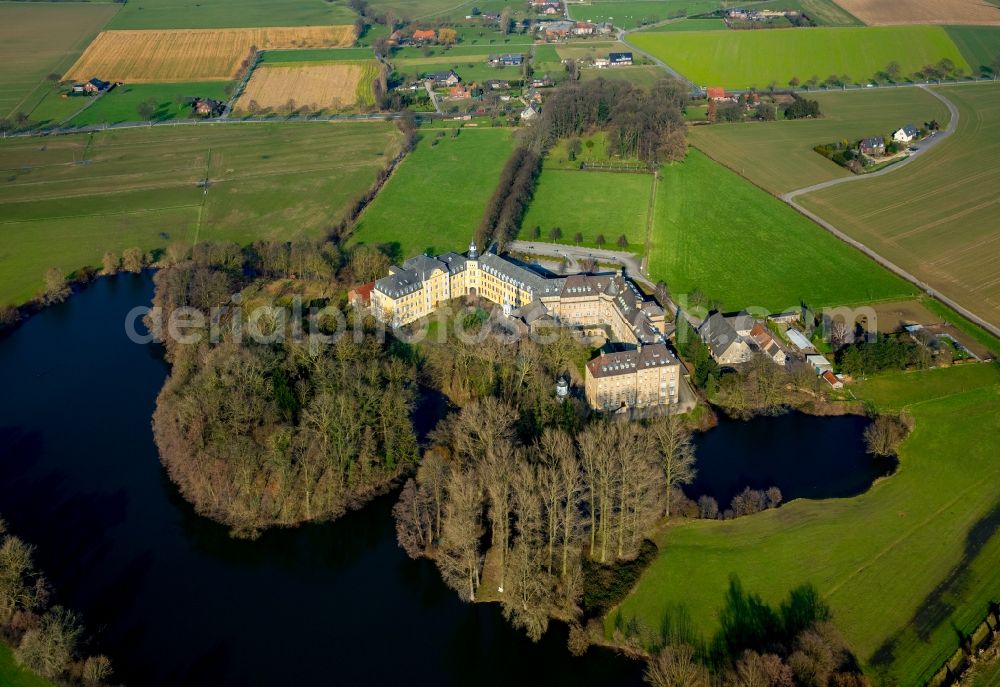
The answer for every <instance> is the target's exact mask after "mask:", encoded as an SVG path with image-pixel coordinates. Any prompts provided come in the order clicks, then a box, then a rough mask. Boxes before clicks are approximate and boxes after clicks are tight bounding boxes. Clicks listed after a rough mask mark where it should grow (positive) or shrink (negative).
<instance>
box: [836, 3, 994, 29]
mask: <svg viewBox="0 0 1000 687" xmlns="http://www.w3.org/2000/svg"><path fill="white" fill-rule="evenodd" d="M836 2H837V4H838V5H840V6H841V7H843V8H844V9H845V10H847V11H848V12H850V13H851V14H853V15H854V16H855V17H857V18H858V19H860V20H861V21H863V22H864V23H866V24H868V25H870V26H888V25H891V24H985V25H1000V7H997V6H996V5H992V4H990V3H989V2H987V1H986V0H836Z"/></svg>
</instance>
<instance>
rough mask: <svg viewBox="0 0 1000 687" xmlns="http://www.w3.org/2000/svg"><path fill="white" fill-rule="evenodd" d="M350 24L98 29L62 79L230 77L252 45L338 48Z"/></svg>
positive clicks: (348, 38) (347, 38)
mask: <svg viewBox="0 0 1000 687" xmlns="http://www.w3.org/2000/svg"><path fill="white" fill-rule="evenodd" d="M353 42H354V27H352V26H298V27H267V28H259V29H167V30H154V31H103V32H101V33H100V34H99V35H98V36H97V38H96V39H95V40H94V42H93V43H91V44H90V46H89V47H88V48H87V50H86V52H84V53H83V55H81V56H80V59H79V60H77V61H76V64H74V65H73V66H72V67H71V68H70V70H69V71H68V72H67V73H66V75H65V76H64V78H65V79H72V80H77V81H80V80H85V79H90V78H93V77H97V78H99V79H103V80H105V81H125V82H129V83H144V82H146V83H150V82H160V83H164V82H172V81H199V80H203V81H214V80H224V79H232V78H233V77H235V76H236V73H237V72H238V71H239V68H240V63H241V62H242V61H243V60H244V59H245V58H246V57H247V56H248V55H249V54H250V48H251V47H257V48H258V49H260V50H266V49H277V48H341V47H346V46H349V45H351V44H352V43H353Z"/></svg>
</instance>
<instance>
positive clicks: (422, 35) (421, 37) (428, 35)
mask: <svg viewBox="0 0 1000 687" xmlns="http://www.w3.org/2000/svg"><path fill="white" fill-rule="evenodd" d="M436 38H437V32H436V31H434V29H417V30H416V31H414V32H413V40H415V41H433V40H435V39H436Z"/></svg>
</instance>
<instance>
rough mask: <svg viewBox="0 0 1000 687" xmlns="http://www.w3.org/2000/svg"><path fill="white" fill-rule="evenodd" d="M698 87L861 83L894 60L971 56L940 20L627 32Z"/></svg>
mask: <svg viewBox="0 0 1000 687" xmlns="http://www.w3.org/2000/svg"><path fill="white" fill-rule="evenodd" d="M630 40H631V41H632V42H633V43H635V44H636V45H637V46H638V47H640V48H642V49H643V50H645V51H647V52H649V53H651V54H652V55H654V56H656V57H658V58H660V59H661V60H663V61H664V62H666V63H667V64H669V65H670V66H671V67H673V68H674V69H676V70H677V71H679V72H680V73H681V74H683V75H684V76H685V77H687V78H688V79H690V80H691V81H693V82H694V83H696V84H699V85H702V86H724V87H727V88H747V87H757V88H766V87H767V86H768V84H770V83H772V82H773V83H775V84H777V85H779V86H784V85H785V84H787V83H788V81H789V80H790V79H792V78H793V77H797V78H798V79H799V80H800V81H803V82H804V81H807V80H808V79H810V78H812V77H814V76H815V77H816V78H817V79H818V80H820V81H822V80H824V79H826V78H827V77H829V76H837V77H838V78H840V77H843V76H847V77H848V81H851V82H858V83H864V82H866V81H868V80H870V79H872V77H873V75H874V74H875V73H876V72H878V71H880V70H882V69H884V68H885V66H886V65H887V64H888V63H889V62H893V61H895V62H898V63H899V65H900V67H901V69H902V73H903V74H911V73H913V72H915V71H917V70H919V69H921V68H923V67H924V65H927V64H935V63H937V62H938V61H940V60H941V59H943V58H948V59H950V60H952V61H953V62H954V63H955V64H956V65H957V66H958V67H961V68H962V69H964V70H965V72H966V73H969V71H970V67H969V64H968V62H966V60H965V58H964V57H963V56H962V54H961V53H960V52H959V50H958V48H957V47H955V44H954V43H953V42H952V40H951V38H949V36H948V33H947V32H946V31H945V29H944V28H942V27H940V26H879V27H860V28H813V29H789V30H770V31H768V30H761V31H728V30H727V31H680V32H677V31H675V32H653V31H649V32H640V33H637V34H635V35H634V36H631V37H630Z"/></svg>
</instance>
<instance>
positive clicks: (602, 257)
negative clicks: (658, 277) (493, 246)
mask: <svg viewBox="0 0 1000 687" xmlns="http://www.w3.org/2000/svg"><path fill="white" fill-rule="evenodd" d="M507 250H510V251H516V252H521V253H532V254H534V255H543V256H545V257H549V258H559V259H562V258H566V259H567V260H569V262H570V266H571V267H578V263H579V261H580V260H587V259H593V260H596V261H598V262H617V263H618V264H620V265H624V266H625V269H626V270H628V273H629V276H631V277H634V278H635V279H636V280H637V281H641V282H644V283H645V284H648V285H649V286H650V287H655V286H656V284H654V283H653V282H652V281H650V279H649V277H647V276H645V275H644V274H643V273H642V269H641V268H640V263H639V259H638V257H637V256H635V255H634V254H632V253H625V252H621V251H616V250H607V249H604V248H587V247H585V246H567V245H564V244H562V243H544V242H541V241H510V242H509V243H508V244H507Z"/></svg>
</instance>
